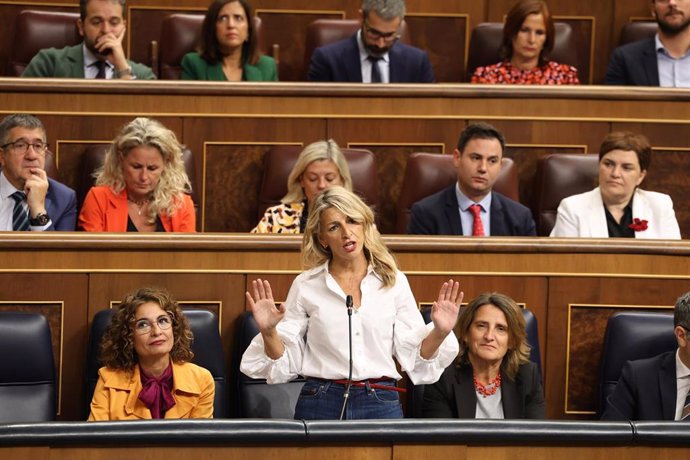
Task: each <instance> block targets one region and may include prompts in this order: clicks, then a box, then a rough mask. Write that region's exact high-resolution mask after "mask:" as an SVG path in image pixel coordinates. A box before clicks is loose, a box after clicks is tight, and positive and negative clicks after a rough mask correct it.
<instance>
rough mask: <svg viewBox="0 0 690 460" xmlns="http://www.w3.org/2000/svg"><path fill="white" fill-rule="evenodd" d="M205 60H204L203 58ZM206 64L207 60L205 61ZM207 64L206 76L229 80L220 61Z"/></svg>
mask: <svg viewBox="0 0 690 460" xmlns="http://www.w3.org/2000/svg"><path fill="white" fill-rule="evenodd" d="M202 61H203V60H202ZM203 62H204V64H205V63H206V61H203ZM205 65H206V78H207V79H208V80H211V81H228V78H227V77H226V76H225V73H224V72H223V64H221V63H220V62H218V63H216V64H213V65H207V64H205Z"/></svg>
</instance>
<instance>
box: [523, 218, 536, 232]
mask: <svg viewBox="0 0 690 460" xmlns="http://www.w3.org/2000/svg"><path fill="white" fill-rule="evenodd" d="M522 234H523V235H525V236H537V226H536V225H535V224H534V218H532V213H531V212H527V213H526V214H525V219H524V221H523V232H522Z"/></svg>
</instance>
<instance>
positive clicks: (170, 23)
mask: <svg viewBox="0 0 690 460" xmlns="http://www.w3.org/2000/svg"><path fill="white" fill-rule="evenodd" d="M204 16H205V15H204V14H203V13H200V14H191V13H185V14H183V13H175V14H170V15H168V16H166V17H165V19H163V24H162V25H161V39H160V44H159V58H158V61H159V65H160V72H159V74H158V75H159V78H160V79H162V80H179V79H180V75H182V67H181V64H182V58H183V57H184V55H185V54H187V53H189V52H192V51H194V50H196V47H197V43H198V42H199V36H200V34H201V26H202V24H203V22H204ZM254 31H255V33H256V34H257V37H258V39H259V48H261V49H263V47H262V46H261V42H262V40H261V19H260V18H258V17H254Z"/></svg>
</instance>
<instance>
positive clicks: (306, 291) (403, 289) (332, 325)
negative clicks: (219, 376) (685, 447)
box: [240, 263, 459, 384]
mask: <svg viewBox="0 0 690 460" xmlns="http://www.w3.org/2000/svg"><path fill="white" fill-rule="evenodd" d="M361 291H362V305H361V306H359V308H357V309H355V311H354V312H353V314H352V349H353V351H352V356H353V358H352V359H353V370H352V379H353V380H365V379H374V378H380V377H390V378H393V379H396V380H397V379H400V375H399V374H398V371H397V369H396V366H395V362H394V360H393V357H395V358H396V359H397V360H398V363H400V366H401V368H402V369H403V370H404V371H406V372H407V375H408V376H409V378H410V380H411V381H412V382H413V383H415V384H425V383H433V382H436V381H437V380H438V379H439V377H440V376H441V373H442V372H443V370H444V369H445V368H446V367H448V366H449V365H450V364H451V363H452V361H453V360H454V359H455V357H456V356H457V354H458V351H459V347H458V340H457V338H456V337H455V334H453V333H450V334H448V336H447V337H446V339H445V340H444V341H443V343H442V344H441V346H440V347H439V349H438V351H437V353H436V354H435V356H434V357H433V358H432V359H429V360H426V359H423V358H422V357H421V355H420V346H421V343H422V341H423V340H424V339H425V338H426V336H427V335H428V334H429V332H431V330H432V329H433V324H432V323H430V324H426V325H425V324H424V320H423V319H422V316H421V315H420V313H419V310H418V307H417V303H416V301H415V299H414V296H413V295H412V291H411V290H410V285H409V283H408V282H407V277H405V275H404V274H403V273H402V272H400V271H398V272H397V276H396V281H395V285H394V286H392V287H390V288H384V287H383V283H382V280H381V278H380V277H379V276H378V275H377V274H376V273H374V271H373V270H372V268H371V266H370V267H369V271H368V273H367V275H366V276H365V277H364V280H363V281H362V284H361ZM345 298H346V295H345V293H344V292H343V290H342V289H341V288H340V286H339V285H338V283H337V282H336V281H335V279H334V278H333V277H332V276H331V274H330V273H329V272H328V264H327V263H326V264H324V265H321V266H319V267H316V268H313V269H311V270H308V271H306V272H304V273H302V274H300V275H299V276H298V277H297V278H295V281H294V282H293V283H292V286H291V287H290V292H289V293H288V297H287V300H286V301H285V306H286V309H287V311H286V313H285V317H284V318H283V320H282V321H281V322H280V323H279V324H278V326H277V330H278V333H279V334H280V336H281V338H282V339H283V343H284V344H285V352H284V353H283V356H281V357H280V358H278V359H276V360H272V359H271V358H269V357H268V356H267V355H266V354H265V352H264V344H263V339H262V337H261V334H258V335H257V336H256V337H254V340H252V343H251V344H250V345H249V347H248V348H247V350H246V351H245V353H244V355H243V356H242V363H241V365H240V370H241V371H242V372H243V373H244V374H246V375H247V376H249V377H252V378H265V379H267V381H268V383H282V382H287V381H290V380H292V379H294V378H296V377H297V376H298V375H301V376H304V377H317V378H322V379H328V380H337V379H346V378H347V377H348V369H349V359H350V358H349V347H348V319H347V308H346V307H345ZM355 307H357V306H356V305H355Z"/></svg>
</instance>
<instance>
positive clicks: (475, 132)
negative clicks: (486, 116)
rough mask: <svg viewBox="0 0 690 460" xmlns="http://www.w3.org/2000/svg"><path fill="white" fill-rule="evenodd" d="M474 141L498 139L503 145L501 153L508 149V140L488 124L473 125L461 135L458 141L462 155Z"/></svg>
mask: <svg viewBox="0 0 690 460" xmlns="http://www.w3.org/2000/svg"><path fill="white" fill-rule="evenodd" d="M472 139H496V140H497V141H498V143H499V144H501V153H503V151H504V150H505V148H506V140H505V138H504V137H503V134H501V132H500V131H499V130H498V129H496V128H494V127H493V126H491V125H490V124H488V123H473V124H471V125H469V126H467V128H465V129H464V130H463V131H462V132H461V133H460V139H459V140H458V150H459V151H460V153H462V152H463V150H465V146H466V145H467V143H468V142H469V141H471V140H472Z"/></svg>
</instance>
